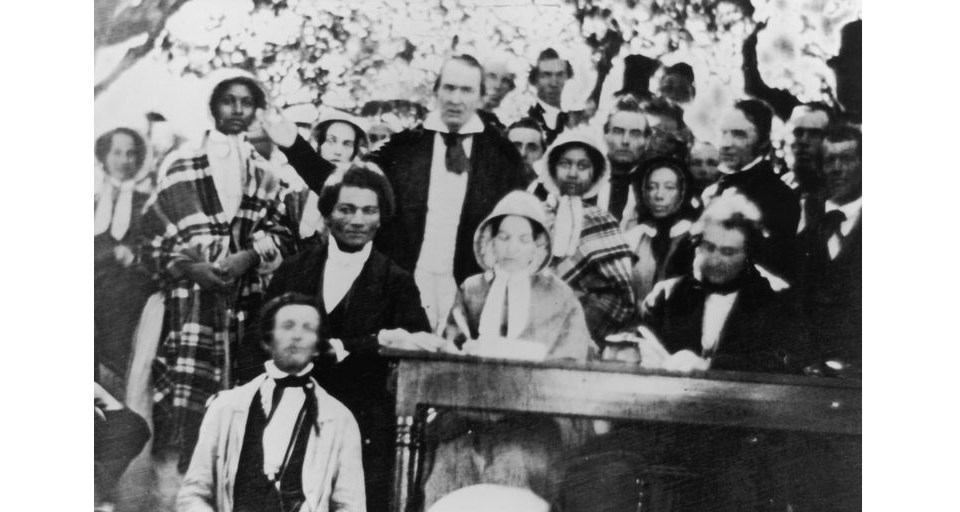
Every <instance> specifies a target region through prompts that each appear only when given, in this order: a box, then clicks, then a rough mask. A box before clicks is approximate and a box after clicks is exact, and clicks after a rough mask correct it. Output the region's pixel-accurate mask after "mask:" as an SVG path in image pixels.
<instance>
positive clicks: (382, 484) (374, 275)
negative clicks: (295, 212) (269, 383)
mask: <svg viewBox="0 0 960 512" xmlns="http://www.w3.org/2000/svg"><path fill="white" fill-rule="evenodd" d="M326 261H327V245H326V243H323V244H321V245H320V246H318V247H315V248H313V249H310V250H308V251H307V252H304V253H300V254H298V255H296V256H294V257H292V258H290V259H288V260H286V261H284V262H283V263H282V264H281V265H280V268H278V269H277V270H276V272H274V274H273V280H271V281H270V286H269V287H268V288H267V292H266V295H265V300H270V299H272V298H273V297H276V296H278V295H280V294H282V293H285V292H299V293H304V294H307V295H310V296H313V297H316V298H317V303H318V304H322V302H323V268H324V265H325V264H326ZM326 322H327V327H328V329H327V333H326V334H327V335H329V336H330V337H333V338H337V339H339V340H341V341H342V342H343V345H344V348H346V349H347V351H349V352H350V355H349V356H347V358H346V359H344V360H343V361H341V362H339V363H338V362H336V360H335V358H333V357H331V356H330V355H329V354H325V355H322V356H321V357H319V358H318V359H317V361H316V362H315V365H314V370H313V377H314V378H316V379H317V382H318V383H319V384H320V386H321V387H323V389H325V390H326V391H327V392H328V393H330V395H331V396H333V397H334V398H336V399H337V400H340V401H341V402H342V403H343V404H344V405H346V406H347V408H348V409H350V411H351V412H352V413H353V415H354V416H355V417H356V419H357V424H358V425H359V427H360V434H361V435H362V436H363V440H364V446H363V460H364V464H363V466H364V474H365V479H366V485H367V495H368V498H367V507H368V509H369V510H371V511H375V510H376V511H382V510H387V506H388V502H387V499H388V496H389V489H390V487H389V485H390V483H391V481H392V480H391V475H392V465H391V462H392V458H393V444H392V443H393V440H394V426H395V420H394V415H393V410H394V398H393V395H392V393H391V392H390V390H389V389H388V384H387V380H388V378H389V374H390V369H389V366H388V361H386V360H384V359H382V358H380V357H379V355H378V353H379V342H378V341H377V333H378V332H379V331H380V329H397V328H402V329H406V330H407V331H410V332H420V331H429V330H430V324H429V322H428V321H427V315H426V313H425V312H424V311H423V307H421V305H420V291H419V290H418V289H417V285H416V284H415V283H414V281H413V276H411V275H410V274H409V273H408V272H406V271H404V270H403V269H401V268H400V267H398V266H397V265H396V264H395V263H393V262H392V261H390V260H389V259H387V258H386V257H385V256H384V255H383V254H381V253H379V252H377V251H376V250H373V251H371V252H370V257H369V258H368V259H367V262H366V263H365V264H364V266H363V269H362V270H361V271H360V275H358V276H357V279H356V281H354V283H353V286H352V287H350V290H349V291H347V294H346V295H345V296H344V297H343V299H342V300H341V301H340V303H339V304H337V306H336V307H335V308H334V309H333V311H331V312H330V313H329V315H327V319H326Z"/></svg>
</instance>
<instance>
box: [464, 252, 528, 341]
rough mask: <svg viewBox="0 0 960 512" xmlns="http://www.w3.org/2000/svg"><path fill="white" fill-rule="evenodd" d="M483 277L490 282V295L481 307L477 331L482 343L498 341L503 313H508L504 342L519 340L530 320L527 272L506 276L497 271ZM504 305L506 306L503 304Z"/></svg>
mask: <svg viewBox="0 0 960 512" xmlns="http://www.w3.org/2000/svg"><path fill="white" fill-rule="evenodd" d="M484 277H485V278H486V279H487V280H490V279H492V280H493V282H492V283H490V291H489V292H488V293H487V298H486V300H485V301H484V303H483V311H482V312H481V313H480V324H479V326H478V328H477V330H478V333H479V335H480V338H481V339H494V338H500V337H501V336H500V326H501V325H503V310H504V308H505V306H506V309H507V336H506V337H507V338H509V339H519V338H520V333H522V332H523V330H524V329H525V328H526V327H527V322H528V321H529V319H530V294H531V292H530V273H529V271H519V272H506V271H503V270H500V269H499V268H496V269H494V270H493V271H492V272H487V273H486V274H485V275H484ZM505 303H506V304H505Z"/></svg>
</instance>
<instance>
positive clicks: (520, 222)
mask: <svg viewBox="0 0 960 512" xmlns="http://www.w3.org/2000/svg"><path fill="white" fill-rule="evenodd" d="M536 249H537V243H536V240H535V239H534V237H533V227H532V226H531V224H530V221H529V220H528V219H526V218H525V217H520V216H518V215H507V216H506V217H504V218H503V220H502V221H501V222H500V229H499V230H498V231H497V234H496V236H494V238H493V252H494V255H495V256H496V258H497V267H499V268H500V269H503V270H505V271H507V272H515V271H517V270H523V269H526V268H529V266H530V264H531V263H532V262H533V256H534V253H535V252H536Z"/></svg>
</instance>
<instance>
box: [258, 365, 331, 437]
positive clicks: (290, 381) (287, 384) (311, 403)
mask: <svg viewBox="0 0 960 512" xmlns="http://www.w3.org/2000/svg"><path fill="white" fill-rule="evenodd" d="M274 383H275V384H276V387H274V388H273V402H272V405H271V407H270V418H273V413H275V412H276V411H277V408H278V407H279V406H280V399H281V398H282V397H283V392H284V390H286V389H287V388H301V389H303V394H304V402H303V405H304V407H306V408H307V421H309V422H310V424H311V425H313V426H314V428H317V429H318V427H317V395H316V394H314V393H313V386H314V384H313V381H312V380H310V375H309V374H307V375H302V376H299V377H298V376H295V375H287V376H286V377H283V378H282V379H274ZM270 418H267V422H268V423H269V422H270ZM318 430H319V429H318Z"/></svg>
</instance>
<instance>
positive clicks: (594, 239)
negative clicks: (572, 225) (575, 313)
mask: <svg viewBox="0 0 960 512" xmlns="http://www.w3.org/2000/svg"><path fill="white" fill-rule="evenodd" d="M633 258H634V256H633V252H632V251H631V250H630V247H628V246H627V243H626V241H625V240H624V238H623V233H622V232H621V231H620V227H619V226H618V224H617V219H615V218H614V217H613V215H611V214H610V213H609V212H607V211H606V210H602V209H600V208H597V207H596V206H587V205H584V208H583V228H582V229H581V230H580V241H579V242H578V243H577V249H576V252H574V254H573V255H571V256H568V257H566V258H563V259H561V260H559V261H554V265H553V268H554V271H555V272H556V273H557V275H559V276H560V277H561V278H562V279H563V280H564V281H566V283H567V284H569V285H570V287H571V288H573V291H574V292H576V294H577V298H578V299H580V304H581V305H583V311H584V313H586V316H587V327H588V328H589V329H590V335H591V336H593V339H594V340H596V341H597V342H602V340H603V339H604V338H605V337H606V336H607V335H609V334H612V333H615V332H617V331H620V330H621V329H623V328H625V327H627V326H628V325H629V324H630V323H631V322H632V321H633V320H634V319H635V316H636V300H635V297H634V293H633V285H632V276H633Z"/></svg>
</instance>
